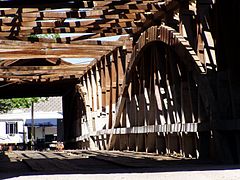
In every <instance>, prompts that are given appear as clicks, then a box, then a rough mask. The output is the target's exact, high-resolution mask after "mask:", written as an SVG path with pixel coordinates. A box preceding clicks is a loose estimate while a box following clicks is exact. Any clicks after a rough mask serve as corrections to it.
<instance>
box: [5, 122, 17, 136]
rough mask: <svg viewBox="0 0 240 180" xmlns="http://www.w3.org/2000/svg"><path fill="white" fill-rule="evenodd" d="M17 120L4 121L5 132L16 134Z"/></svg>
mask: <svg viewBox="0 0 240 180" xmlns="http://www.w3.org/2000/svg"><path fill="white" fill-rule="evenodd" d="M17 133H18V128H17V122H6V134H17Z"/></svg>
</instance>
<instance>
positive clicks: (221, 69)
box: [215, 0, 240, 163]
mask: <svg viewBox="0 0 240 180" xmlns="http://www.w3.org/2000/svg"><path fill="white" fill-rule="evenodd" d="M215 18H216V55H217V64H218V72H217V78H216V84H217V85H216V87H217V92H216V97H217V102H218V105H219V107H218V108H219V111H218V117H217V121H216V124H215V126H216V133H215V137H216V145H217V153H218V160H220V161H222V162H229V163H240V131H239V127H240V126H239V124H240V121H239V119H240V93H239V92H240V71H239V65H240V59H239V52H240V46H239V44H238V43H239V39H240V38H239V34H238V33H239V32H240V27H239V24H240V1H238V0H233V1H231V2H230V1H222V0H217V1H216V17H215Z"/></svg>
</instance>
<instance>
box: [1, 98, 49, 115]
mask: <svg viewBox="0 0 240 180" xmlns="http://www.w3.org/2000/svg"><path fill="white" fill-rule="evenodd" d="M46 100H47V98H40V97H32V98H12V99H0V113H7V112H8V111H10V110H13V109H19V108H29V107H31V105H32V103H37V102H41V101H46Z"/></svg>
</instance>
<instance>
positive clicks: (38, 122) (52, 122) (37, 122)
mask: <svg viewBox="0 0 240 180" xmlns="http://www.w3.org/2000/svg"><path fill="white" fill-rule="evenodd" d="M33 125H34V126H57V119H34V123H33ZM25 126H32V119H26V122H25Z"/></svg>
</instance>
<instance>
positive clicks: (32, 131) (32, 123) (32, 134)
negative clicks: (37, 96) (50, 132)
mask: <svg viewBox="0 0 240 180" xmlns="http://www.w3.org/2000/svg"><path fill="white" fill-rule="evenodd" d="M33 141H34V103H33V101H32V106H31V150H33V144H34V143H33Z"/></svg>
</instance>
